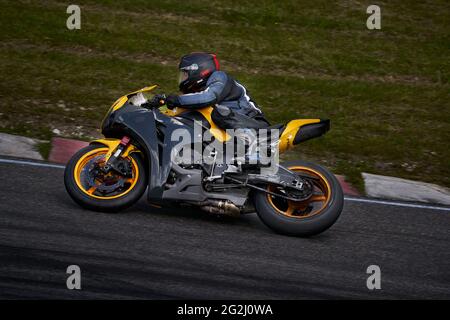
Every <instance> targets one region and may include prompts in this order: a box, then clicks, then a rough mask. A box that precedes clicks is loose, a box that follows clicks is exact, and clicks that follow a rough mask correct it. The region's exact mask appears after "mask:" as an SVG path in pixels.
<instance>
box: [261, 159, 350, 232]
mask: <svg viewBox="0 0 450 320" xmlns="http://www.w3.org/2000/svg"><path fill="white" fill-rule="evenodd" d="M283 166H284V167H286V168H288V169H289V170H291V171H293V172H298V173H304V174H306V175H309V176H311V177H313V178H314V179H310V182H311V183H312V186H313V195H312V196H311V197H310V198H308V199H307V200H305V201H291V200H286V199H283V198H281V197H277V196H275V195H270V194H268V193H265V192H262V191H259V192H256V193H255V194H254V195H253V200H254V203H255V208H256V211H257V213H258V215H259V217H260V218H261V220H262V221H263V222H264V223H265V224H266V225H267V226H268V227H270V228H271V229H273V230H275V231H276V232H278V233H282V234H286V235H292V236H311V235H315V234H318V233H321V232H323V231H325V230H326V229H328V228H329V227H331V226H332V225H333V224H334V223H335V222H336V220H337V219H338V217H339V215H340V213H341V211H342V208H343V205H344V196H343V192H342V188H341V186H340V184H339V182H338V181H337V179H336V177H335V176H334V175H333V174H332V173H330V172H329V171H328V170H327V169H325V168H323V167H321V166H319V165H317V164H313V163H309V162H305V161H300V160H296V161H290V162H286V163H283ZM267 189H268V191H270V192H272V193H278V194H281V195H284V196H286V195H287V194H286V191H285V190H283V189H280V188H275V187H273V186H268V187H267Z"/></svg>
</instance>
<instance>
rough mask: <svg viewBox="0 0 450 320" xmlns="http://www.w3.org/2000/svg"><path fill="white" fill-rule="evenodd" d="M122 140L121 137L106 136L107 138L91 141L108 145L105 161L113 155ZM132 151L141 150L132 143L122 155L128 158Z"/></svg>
mask: <svg viewBox="0 0 450 320" xmlns="http://www.w3.org/2000/svg"><path fill="white" fill-rule="evenodd" d="M120 142H121V140H120V139H114V138H106V139H97V140H94V141H91V144H92V143H100V144H103V145H105V146H107V147H108V152H107V153H106V156H105V161H108V159H109V157H111V155H112V153H113V152H114V150H116V149H117V147H118V146H119V144H120ZM132 152H139V150H138V149H137V148H136V147H135V146H133V145H132V144H130V145H128V147H127V149H126V150H125V151H124V152H123V153H122V155H121V156H122V157H123V158H126V157H128V155H129V154H130V153H132Z"/></svg>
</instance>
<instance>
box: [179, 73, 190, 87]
mask: <svg viewBox="0 0 450 320" xmlns="http://www.w3.org/2000/svg"><path fill="white" fill-rule="evenodd" d="M188 77H189V75H188V73H187V71H184V70H180V72H179V74H178V85H180V83H182V82H183V81H184V80H186V79H187V78H188Z"/></svg>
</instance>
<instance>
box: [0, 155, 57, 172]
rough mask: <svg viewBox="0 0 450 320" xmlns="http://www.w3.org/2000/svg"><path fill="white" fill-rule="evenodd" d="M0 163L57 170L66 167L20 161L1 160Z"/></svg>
mask: <svg viewBox="0 0 450 320" xmlns="http://www.w3.org/2000/svg"><path fill="white" fill-rule="evenodd" d="M0 163H14V164H23V165H28V166H35V167H47V168H58V169H64V168H65V167H66V166H63V165H59V164H51V163H41V162H34V161H22V160H13V159H1V158H0Z"/></svg>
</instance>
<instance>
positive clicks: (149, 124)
mask: <svg viewBox="0 0 450 320" xmlns="http://www.w3.org/2000/svg"><path fill="white" fill-rule="evenodd" d="M177 128H185V129H190V128H189V127H188V126H185V125H183V124H182V123H180V122H178V121H175V120H174V119H172V118H170V117H168V116H166V115H164V114H162V113H161V112H160V111H159V110H157V109H154V110H148V109H144V108H141V107H137V106H134V105H132V104H125V105H124V106H123V107H122V108H120V109H118V110H117V111H114V112H113V113H111V114H110V115H109V116H108V118H107V119H105V121H104V123H103V126H102V133H103V135H104V136H105V137H106V138H116V139H121V138H122V137H123V136H124V135H127V136H129V137H130V138H131V139H132V140H133V142H134V144H135V145H136V146H137V147H138V148H139V149H140V150H141V151H142V152H144V154H145V158H146V160H147V166H148V173H149V179H148V181H149V186H148V187H149V189H148V199H149V200H158V199H161V198H162V194H163V186H164V184H165V182H166V181H167V177H168V175H169V172H170V169H171V159H170V155H171V150H172V148H173V146H174V145H176V144H177V143H178V141H171V135H170V134H169V133H170V132H172V131H173V130H175V129H177ZM166 132H167V133H168V134H166Z"/></svg>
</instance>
